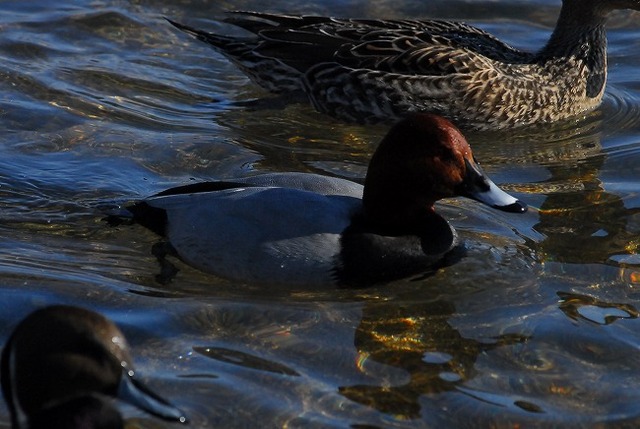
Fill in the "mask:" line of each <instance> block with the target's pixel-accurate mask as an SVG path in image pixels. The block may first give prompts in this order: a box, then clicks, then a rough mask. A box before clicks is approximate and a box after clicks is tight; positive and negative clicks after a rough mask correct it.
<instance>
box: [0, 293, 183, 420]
mask: <svg viewBox="0 0 640 429" xmlns="http://www.w3.org/2000/svg"><path fill="white" fill-rule="evenodd" d="M0 378H1V381H2V393H3V395H4V398H5V401H6V402H7V405H8V407H9V411H10V413H11V427H12V428H13V429H26V428H28V429H44V428H47V429H56V428H60V429H92V428H96V429H97V428H105V429H107V428H108V429H117V428H122V427H124V424H123V420H122V416H121V415H120V413H119V412H118V410H117V409H116V408H115V407H114V404H113V399H114V398H116V397H117V398H119V399H120V400H122V401H125V402H128V403H130V404H132V405H134V406H137V407H138V408H140V409H142V410H144V411H147V412H149V413H150V414H152V415H154V416H157V417H160V418H162V419H165V420H170V421H178V422H186V418H185V416H184V414H183V413H182V411H180V410H179V409H177V408H176V407H175V406H173V405H171V404H170V403H168V402H167V401H166V400H164V399H162V398H160V397H159V396H158V395H156V394H155V393H153V392H151V391H150V390H149V389H148V388H147V387H145V386H144V385H143V384H142V383H141V382H140V381H139V380H138V379H137V378H136V377H135V376H134V368H133V365H132V359H131V355H130V352H129V346H128V344H127V341H126V339H125V337H124V335H123V333H122V332H121V331H120V330H119V329H118V327H117V326H116V325H115V324H113V322H111V321H110V320H108V319H107V318H105V317H104V316H102V315H100V314H98V313H95V312H93V311H91V310H87V309H84V308H80V307H75V306H68V305H54V306H49V307H44V308H42V309H39V310H36V311H34V312H33V313H31V314H29V315H28V316H27V317H26V318H25V319H24V320H22V322H20V324H19V325H18V326H17V327H16V328H15V330H14V331H13V333H12V335H11V337H10V339H9V341H8V342H7V344H6V345H5V347H4V349H3V351H2V363H1V372H0Z"/></svg>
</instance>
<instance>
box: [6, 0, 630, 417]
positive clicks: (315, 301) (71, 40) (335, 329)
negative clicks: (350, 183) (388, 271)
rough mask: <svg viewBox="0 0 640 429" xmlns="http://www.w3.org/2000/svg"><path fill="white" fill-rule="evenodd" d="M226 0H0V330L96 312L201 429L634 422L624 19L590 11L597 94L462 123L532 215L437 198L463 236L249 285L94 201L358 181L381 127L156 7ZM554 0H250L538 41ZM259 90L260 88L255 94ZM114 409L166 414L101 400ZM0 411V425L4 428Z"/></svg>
mask: <svg viewBox="0 0 640 429" xmlns="http://www.w3.org/2000/svg"><path fill="white" fill-rule="evenodd" d="M262 5H263V2H258V1H256V0H246V1H216V2H213V1H210V2H206V1H196V0H192V1H189V0H184V1H180V2H171V1H166V0H162V1H119V0H110V1H107V0H103V1H87V0H77V1H71V0H64V1H59V2H55V4H53V3H51V2H48V1H44V0H33V1H28V2H24V1H4V2H0V11H1V12H2V13H0V57H1V61H0V124H1V126H2V130H3V133H2V138H1V140H0V232H1V234H2V237H3V239H2V240H1V241H0V275H1V279H2V281H1V283H0V287H1V288H2V289H1V294H2V297H3V299H2V300H0V320H1V322H2V323H1V324H0V326H1V327H2V328H1V330H0V335H1V336H2V342H4V341H6V338H7V337H8V335H9V333H10V331H11V328H12V327H13V326H15V324H16V323H17V322H18V321H19V320H20V319H21V318H22V317H24V315H25V314H27V313H28V312H29V311H31V310H32V309H34V308H37V307H40V306H43V305H46V304H52V303H70V304H76V305H81V306H86V307H89V308H93V309H95V310H97V311H100V312H103V313H104V314H106V315H107V316H109V317H111V318H112V319H114V320H115V321H116V322H117V323H118V324H119V325H120V326H121V327H122V328H123V330H124V331H125V333H126V334H127V335H128V337H129V339H130V342H131V343H132V346H133V352H134V355H135V357H136V363H137V366H138V368H139V373H140V374H141V375H142V376H143V377H144V378H145V380H146V381H147V382H148V384H149V385H151V386H153V388H154V389H155V390H157V391H158V392H161V394H162V395H163V396H166V397H167V398H170V399H171V400H172V401H173V402H175V403H176V404H178V405H179V406H180V407H182V408H183V409H184V410H185V411H186V412H187V413H188V415H189V417H190V418H191V419H192V422H193V423H192V427H197V428H220V427H225V428H234V427H237V428H241V427H287V428H296V427H300V428H311V427H340V428H346V427H353V428H374V427H390V428H422V427H435V428H466V427H468V428H475V427H492V428H518V427H523V428H524V427H527V428H530V427H541V428H546V427H563V428H567V427H611V428H617V427H620V428H622V427H637V426H638V425H640V410H639V409H638V405H637V404H638V403H639V400H640V388H639V387H638V386H640V357H639V356H640V355H639V354H638V353H637V351H638V347H640V334H638V332H640V322H639V321H638V319H637V318H638V314H639V313H638V308H640V294H639V293H638V287H639V286H640V257H638V247H639V246H640V239H639V238H638V237H639V236H640V234H639V233H640V213H639V208H640V195H639V192H638V189H639V186H638V182H639V179H640V109H639V107H638V106H639V105H640V84H639V83H638V78H637V76H638V74H637V66H638V63H640V42H639V40H640V26H639V25H638V23H639V22H640V20H639V15H638V14H633V13H631V12H622V13H618V14H616V15H615V16H613V17H612V19H611V21H610V25H609V46H610V49H609V64H610V68H609V70H610V77H609V86H608V88H607V94H606V96H605V100H604V103H603V105H602V107H601V108H599V109H598V110H596V111H595V112H593V113H591V114H589V115H588V116H587V117H586V118H581V119H580V120H579V121H571V122H570V123H564V124H559V125H557V126H553V127H550V126H546V127H539V128H535V129H526V130H518V131H517V132H509V133H503V134H491V133H484V134H469V135H468V137H469V140H470V142H471V144H472V146H473V147H474V151H475V154H476V156H477V158H478V159H479V160H480V161H481V162H482V164H483V166H484V169H485V170H486V171H487V172H488V173H489V174H490V175H491V177H492V178H493V179H494V180H495V181H496V182H497V183H499V184H501V185H502V186H503V187H504V188H505V189H507V190H509V191H510V192H512V193H513V194H514V195H516V196H517V197H518V198H520V199H522V200H524V201H526V202H528V203H529V204H530V205H531V206H532V207H533V210H530V211H529V212H528V213H527V214H525V215H522V216H516V215H513V214H508V213H496V212H494V211H492V210H491V209H488V208H485V207H480V206H479V205H477V204H476V203H474V202H473V201H467V200H447V201H444V202H443V203H442V204H440V206H439V210H440V211H441V212H442V213H443V214H444V215H445V216H447V218H448V219H451V222H452V223H453V224H454V226H455V227H456V228H457V229H458V231H459V232H460V234H461V237H462V238H463V240H464V243H465V247H466V251H467V254H466V256H465V257H464V258H463V259H462V260H461V261H460V262H459V263H457V264H456V265H453V266H450V267H447V268H444V269H441V270H438V271H437V272H435V273H430V275H425V276H417V277H415V278H410V279H406V280H403V281H398V282H395V283H393V284H388V285H382V286H378V287H375V288H368V289H362V290H335V289H331V288H327V289H322V290H314V289H304V288H300V289H295V290H292V289H290V288H284V287H283V288H278V287H273V288H268V289H265V288H260V287H257V286H255V285H247V284H238V283H234V282H230V281H227V280H223V279H219V278H216V277H214V276H211V275H206V274H203V273H200V272H198V271H196V270H194V269H192V268H190V267H188V266H186V265H184V264H182V263H180V262H179V261H172V262H173V263H174V264H175V265H176V267H177V268H178V269H179V271H178V273H177V274H176V275H175V276H174V277H173V278H172V279H170V281H167V280H168V279H166V278H164V277H159V276H158V275H159V274H160V267H159V265H158V263H157V261H156V259H155V257H154V256H153V255H152V253H151V247H152V246H153V245H154V244H155V243H157V242H158V237H157V236H155V235H154V234H153V233H151V232H149V231H146V230H144V229H143V228H141V227H137V226H121V227H117V228H110V227H108V226H107V225H106V223H105V222H104V221H103V220H102V218H103V217H104V214H105V213H106V212H107V211H109V210H110V209H113V208H114V207H117V206H118V205H119V204H122V203H125V202H127V201H132V200H136V199H139V198H143V197H145V196H148V195H150V194H153V193H154V192H157V191H160V190H162V189H165V188H167V187H171V186H175V185H181V184H185V183H191V182H193V181H194V180H207V179H220V178H230V177H234V176H244V175H249V174H255V173H259V172H269V171H309V172H317V173H323V174H330V175H336V176H340V177H347V178H359V177H362V176H363V174H364V172H365V169H366V165H367V161H368V159H369V157H370V156H371V154H372V152H373V150H374V149H375V147H376V144H377V142H378V141H379V140H380V138H381V137H382V136H383V135H384V133H385V130H386V127H384V126H375V127H363V126H356V125H347V124H343V123H340V122H337V121H335V120H333V119H331V118H328V117H325V116H322V115H319V114H316V113H315V112H313V110H312V109H311V108H310V107H309V106H307V105H306V104H291V105H283V104H282V103H278V102H277V100H273V99H268V95H267V94H265V93H264V92H263V91H262V90H260V89H259V88H257V87H256V86H254V85H253V84H252V83H251V82H249V81H248V80H247V79H246V78H245V77H244V76H243V75H242V74H241V73H240V72H239V71H238V70H237V69H236V68H235V67H234V66H233V65H231V64H230V63H229V62H228V61H227V60H225V58H224V57H222V56H221V55H219V54H216V53H215V52H214V51H213V50H211V49H210V48H209V47H207V46H205V45H203V44H201V43H198V42H196V41H194V40H192V39H190V38H189V37H186V36H185V35H184V34H181V33H179V32H178V31H176V30H175V29H173V28H172V27H171V26H170V25H169V24H168V23H167V22H166V21H165V20H164V19H163V16H166V17H171V18H172V19H175V20H177V21H182V22H187V23H190V24H192V25H195V26H200V27H202V28H208V29H210V30H212V31H228V32H234V31H238V30H234V29H232V28H229V27H227V26H225V25H223V24H221V23H219V22H218V21H217V19H219V18H221V17H222V16H223V12H224V10H228V9H257V10H262V9H263V6H262ZM559 7H560V2H559V1H551V0H534V1H507V0H499V1H467V2H465V1H453V0H442V1H430V2H418V1H411V0H405V1H400V2H397V1H395V2H387V1H380V2H367V1H360V0H342V1H337V0H332V1H309V2H306V3H300V2H290V1H282V0H280V1H275V2H271V3H270V8H269V10H270V11H277V12H288V13H317V14H329V15H336V16H357V17H387V18H405V17H411V18H416V17H419V18H432V17H436V18H448V19H461V20H466V21H468V22H471V23H474V24H476V25H479V26H481V27H482V28H485V29H487V30H489V31H491V32H493V33H494V34H496V35H498V36H500V37H502V38H504V39H505V40H507V41H509V42H510V43H511V44H513V45H516V46H519V47H522V48H525V49H536V48H537V47H540V46H541V45H542V44H543V43H544V42H545V40H546V38H547V37H548V36H549V34H550V31H551V29H552V27H553V25H554V23H555V18H556V16H557V13H558V11H559ZM265 99H267V101H266V102H265V101H264V100H265ZM123 412H124V413H125V415H126V417H127V419H129V420H128V422H129V425H130V426H131V427H145V428H159V427H167V428H168V427H174V426H175V427H178V426H179V425H170V424H166V423H164V422H158V421H156V420H153V419H151V418H149V417H148V416H146V415H144V414H142V413H140V412H137V411H136V410H132V409H129V408H123ZM8 426H9V418H8V413H7V410H6V407H5V406H4V405H2V406H0V427H8Z"/></svg>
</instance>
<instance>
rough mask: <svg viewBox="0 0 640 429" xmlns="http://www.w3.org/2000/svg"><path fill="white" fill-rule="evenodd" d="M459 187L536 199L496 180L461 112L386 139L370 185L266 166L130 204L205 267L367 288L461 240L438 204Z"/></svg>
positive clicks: (489, 199) (508, 203) (420, 120)
mask: <svg viewBox="0 0 640 429" xmlns="http://www.w3.org/2000/svg"><path fill="white" fill-rule="evenodd" d="M454 196H466V197H469V198H472V199H475V200H477V201H480V202H482V203H484V204H487V205H489V206H491V207H494V208H497V209H500V210H505V211H508V212H516V213H521V212H524V211H526V209H527V206H526V205H525V204H524V203H522V202H520V201H518V200H517V199H516V198H514V197H512V196H510V195H508V194H507V193H505V192H504V191H502V190H500V189H499V188H498V187H497V186H496V185H495V184H494V183H493V182H492V181H491V180H489V178H488V177H487V176H486V175H485V174H484V173H483V171H482V169H481V168H480V166H479V165H478V164H477V163H476V161H475V160H474V158H473V155H472V152H471V148H470V147H469V144H468V143H467V141H466V140H465V138H464V136H463V135H462V134H461V132H460V131H459V130H458V129H457V128H456V127H455V126H454V125H453V124H452V123H451V122H449V121H448V120H446V119H444V118H442V117H439V116H435V115H430V114H415V115H412V116H409V117H407V118H405V119H403V120H401V121H400V122H398V123H397V124H396V125H395V126H393V127H392V128H391V129H390V131H389V132H388V134H387V135H386V136H385V137H384V139H383V140H382V142H381V143H380V145H379V146H378V148H377V149H376V151H375V153H374V155H373V156H372V158H371V160H370V163H369V168H368V171H367V174H366V178H365V181H364V186H362V185H360V184H358V183H355V182H352V181H349V180H345V179H341V178H335V177H327V176H323V175H318V174H310V173H295V172H291V173H286V172H283V173H266V174H261V175H256V176H252V177H247V178H240V179H236V180H233V181H222V182H201V183H194V184H189V185H185V186H179V187H176V188H171V189H168V190H166V191H163V192H160V193H158V194H156V195H154V196H151V197H149V198H146V199H145V200H142V201H140V202H137V203H135V204H133V205H131V206H130V207H128V210H129V211H130V213H131V214H132V216H133V220H134V221H137V222H138V223H140V224H142V225H144V226H146V227H148V228H150V229H152V230H153V231H155V232H157V233H159V234H161V235H164V236H166V237H167V238H168V241H169V243H170V244H171V245H172V246H173V248H174V250H175V251H176V253H177V254H178V256H179V257H180V258H182V259H183V260H184V261H185V262H186V263H188V264H190V265H192V266H194V267H196V268H198V269H200V270H202V271H205V272H209V273H213V274H216V275H218V276H221V277H225V278H228V279H232V280H237V281H242V282H250V283H258V284H282V285H298V286H300V285H338V286H362V285H370V284H374V283H379V282H386V281H389V280H393V279H399V278H403V277H407V276H409V275H412V274H415V273H419V272H424V271H425V270H427V269H428V268H429V267H432V266H433V265H434V264H437V263H439V262H440V261H442V259H443V257H445V255H447V254H448V253H449V252H450V251H451V250H452V249H453V248H454V247H455V246H456V244H457V241H458V240H457V234H456V232H455V230H454V229H453V227H452V226H451V225H450V224H449V223H448V222H447V221H446V220H445V219H444V218H442V217H441V216H440V215H439V214H438V213H436V211H435V209H434V203H435V202H436V201H437V200H439V199H441V198H447V197H454Z"/></svg>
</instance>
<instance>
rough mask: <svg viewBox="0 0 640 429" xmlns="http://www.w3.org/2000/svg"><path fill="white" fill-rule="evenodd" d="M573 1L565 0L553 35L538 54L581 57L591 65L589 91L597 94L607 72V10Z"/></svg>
mask: <svg viewBox="0 0 640 429" xmlns="http://www.w3.org/2000/svg"><path fill="white" fill-rule="evenodd" d="M574 3H575V2H569V1H566V2H565V4H564V5H563V7H562V10H561V11H560V17H559V18H558V23H557V25H556V28H555V30H554V31H553V34H552V35H551V38H550V39H549V41H548V42H547V44H546V46H545V47H544V48H543V49H542V50H541V51H540V52H538V54H537V55H536V57H537V61H538V62H540V63H544V62H547V61H553V60H554V59H557V58H574V59H575V60H577V61H581V62H582V63H583V64H584V65H585V66H586V68H587V69H588V78H587V95H588V96H590V97H595V96H597V95H598V94H599V93H600V92H601V90H602V87H603V86H604V83H605V80H606V74H607V35H606V32H605V23H606V20H607V17H606V15H607V14H606V13H604V12H602V11H600V10H598V9H595V8H593V7H590V5H589V4H583V5H582V8H581V7H580V6H581V5H580V4H577V5H576V4H574ZM578 3H579V2H578ZM588 3H589V2H588Z"/></svg>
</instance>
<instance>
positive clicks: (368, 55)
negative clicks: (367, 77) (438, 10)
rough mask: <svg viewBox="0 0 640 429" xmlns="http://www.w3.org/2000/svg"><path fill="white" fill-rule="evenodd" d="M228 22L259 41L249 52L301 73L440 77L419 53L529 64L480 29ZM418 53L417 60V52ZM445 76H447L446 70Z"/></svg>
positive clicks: (397, 23)
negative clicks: (330, 70)
mask: <svg viewBox="0 0 640 429" xmlns="http://www.w3.org/2000/svg"><path fill="white" fill-rule="evenodd" d="M227 22H230V23H233V24H234V25H237V26H239V27H242V28H244V29H246V30H249V31H251V32H254V33H255V34H256V35H257V36H258V40H259V41H258V42H257V43H256V45H254V46H253V52H254V53H255V54H258V55H260V56H262V57H266V58H274V59H277V60H279V61H281V62H282V63H284V64H286V65H288V66H290V67H293V68H295V69H297V70H299V71H301V72H305V71H306V70H308V69H309V68H311V67H313V66H314V65H316V64H320V63H324V62H336V63H339V64H342V65H344V66H347V67H352V68H356V69H357V68H370V69H377V70H384V71H391V72H396V73H410V74H412V73H425V74H434V75H440V74H442V73H444V72H443V71H442V70H440V65H437V64H435V65H433V66H432V65H428V64H427V65H425V64H416V61H420V60H419V58H420V57H421V56H422V53H423V52H426V51H429V49H431V48H432V49H434V50H435V51H442V50H443V49H454V50H455V49H468V50H470V51H473V52H475V53H476V54H479V55H482V56H486V57H488V58H490V59H492V60H496V61H504V62H510V63H524V62H527V61H530V59H531V54H529V53H525V52H521V51H518V50H517V49H515V48H513V47H511V46H509V45H507V44H506V43H504V42H501V41H500V40H498V39H497V38H496V37H494V36H492V35H491V34H489V33H487V32H486V31H484V30H481V29H479V28H476V27H473V26H470V25H467V24H464V23H460V22H451V21H443V20H429V21H415V20H372V19H338V18H329V17H318V16H286V15H274V14H263V13H255V12H236V13H234V14H233V17H232V18H230V19H228V20H227ZM418 51H420V52H421V53H420V55H416V52H418ZM445 72H446V71H445Z"/></svg>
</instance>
